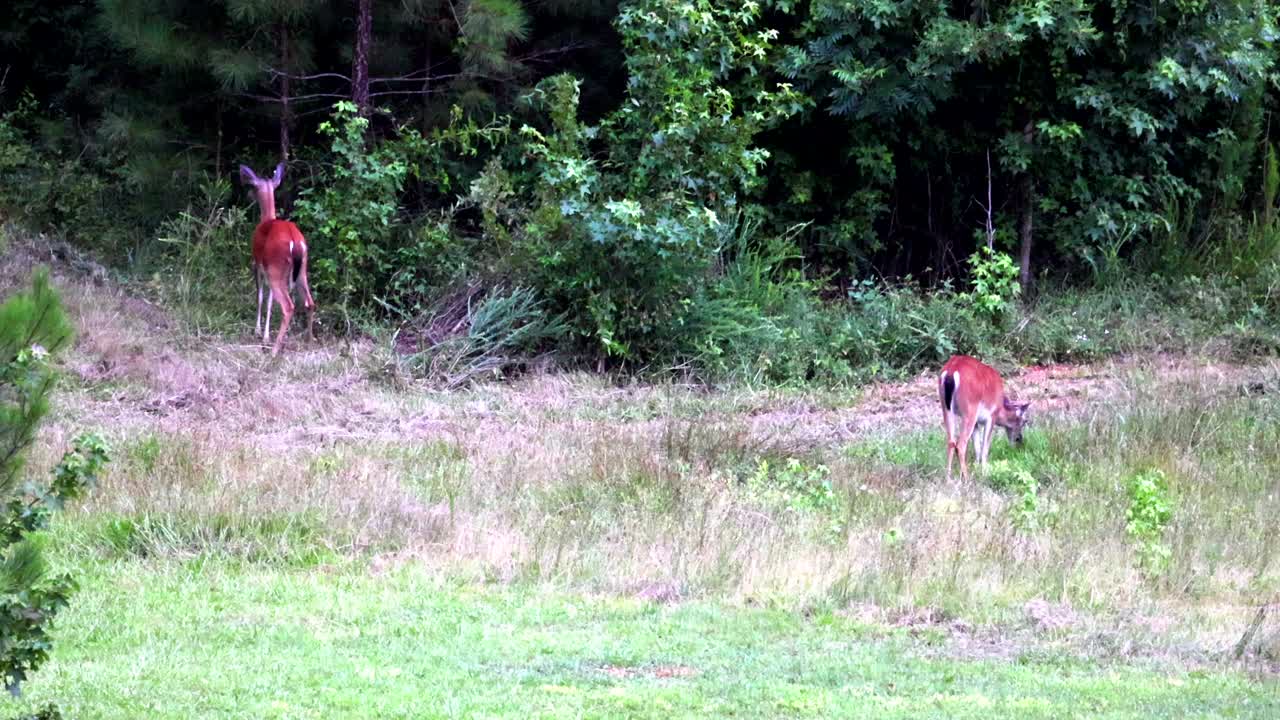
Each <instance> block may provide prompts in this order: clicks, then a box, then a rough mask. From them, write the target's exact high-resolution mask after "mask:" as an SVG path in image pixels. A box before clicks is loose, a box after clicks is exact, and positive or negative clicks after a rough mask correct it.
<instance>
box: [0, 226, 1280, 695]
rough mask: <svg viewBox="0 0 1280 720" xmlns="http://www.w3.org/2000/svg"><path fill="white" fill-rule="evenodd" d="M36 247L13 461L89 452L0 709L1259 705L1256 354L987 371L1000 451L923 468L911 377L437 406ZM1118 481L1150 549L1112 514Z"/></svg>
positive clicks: (367, 351) (931, 406)
mask: <svg viewBox="0 0 1280 720" xmlns="http://www.w3.org/2000/svg"><path fill="white" fill-rule="evenodd" d="M60 248H61V246H58V245H57V244H51V243H41V242H33V243H24V244H21V245H18V246H15V247H11V248H9V249H8V250H7V256H6V258H5V260H4V262H3V263H0V292H5V293H7V292H8V291H9V290H11V289H12V288H14V287H17V286H19V285H20V284H21V283H22V281H23V279H24V278H25V276H26V274H27V272H28V271H29V269H30V267H31V266H32V265H33V264H35V263H37V262H51V263H52V264H53V265H54V267H55V269H56V275H57V281H58V284H59V287H60V288H61V289H62V291H63V295H64V299H65V301H66V304H67V306H68V309H69V311H70V313H71V315H72V316H73V318H74V319H75V321H76V324H77V327H78V328H79V333H80V334H79V338H78V341H77V344H76V347H75V348H74V349H73V350H71V351H70V352H69V353H68V354H67V355H66V356H65V358H64V361H63V362H64V364H65V369H66V374H67V381H66V382H65V383H64V387H63V389H62V391H61V392H60V395H59V403H58V407H57V409H56V411H55V415H54V417H53V418H52V419H51V421H50V422H49V423H48V424H47V425H46V427H45V428H44V429H43V431H42V433H41V436H40V440H39V444H38V446H37V448H36V449H35V455H36V458H35V462H34V463H33V464H34V466H35V467H36V468H41V467H47V466H49V465H51V464H52V462H54V460H55V459H56V457H57V456H58V454H59V453H60V452H61V451H62V450H63V449H64V448H65V446H66V443H67V441H68V439H69V438H70V437H71V436H72V435H74V434H75V433H77V432H80V431H82V430H85V429H91V430H96V431H99V432H102V433H103V434H105V435H106V436H107V437H108V439H109V441H110V442H111V444H112V446H113V454H114V456H115V457H114V460H113V463H112V466H111V470H110V473H109V474H108V476H107V477H106V478H105V479H104V482H103V484H102V486H101V487H99V488H98V489H97V491H96V492H95V494H94V496H93V497H92V498H91V500H90V501H89V502H88V503H87V504H85V505H84V506H82V507H78V508H75V509H73V510H71V511H69V512H68V513H67V514H66V516H65V517H64V518H62V519H61V522H60V526H59V529H58V530H57V531H55V533H54V534H53V536H52V538H51V545H52V551H53V552H54V554H55V557H56V558H57V559H58V562H59V564H60V565H62V566H65V567H68V568H72V569H74V570H76V571H77V572H79V573H81V574H82V575H83V576H84V581H83V585H84V588H83V590H82V591H81V593H80V594H79V595H78V596H77V597H76V599H75V601H74V602H73V604H72V606H71V607H70V608H69V609H68V610H66V611H65V612H64V614H63V616H62V617H61V618H60V619H59V622H58V626H57V631H56V633H55V653H54V660H53V661H52V662H51V663H50V664H49V665H48V666H47V667H46V668H45V669H44V670H42V671H41V672H40V673H39V674H37V676H36V677H35V679H33V681H32V682H31V683H29V687H28V695H27V696H26V697H25V698H23V699H22V700H21V701H20V702H11V703H8V706H7V707H6V706H3V705H0V715H4V714H6V713H9V714H11V713H10V708H12V712H17V710H18V709H19V708H21V707H34V706H36V705H38V704H40V703H42V702H45V701H57V702H59V703H60V704H61V705H62V707H63V709H64V710H65V711H67V713H68V717H76V718H81V717H84V718H89V717H122V718H123V717H139V716H146V717H193V716H199V717H474V716H483V717H495V716H502V717H507V716H526V715H530V714H534V715H536V716H538V717H561V716H563V717H581V716H585V717H649V716H653V717H673V716H690V717H724V716H744V717H777V716H788V717H790V716H811V717H831V716H863V715H866V714H868V713H874V714H875V715H876V716H877V717H881V716H883V717H979V716H981V717H991V716H999V717H1067V716H1081V715H1083V716H1089V717H1108V718H1110V717H1115V718H1121V717H1135V718H1136V717H1152V716H1172V715H1190V716H1197V717H1258V718H1263V717H1277V716H1280V688H1278V686H1277V682H1276V676H1275V672H1276V668H1275V663H1276V660H1277V658H1280V622H1278V621H1277V620H1276V618H1275V617H1274V616H1275V615H1277V614H1280V610H1276V611H1275V612H1273V613H1271V614H1269V615H1267V616H1266V617H1265V619H1264V623H1263V625H1262V626H1261V628H1260V630H1259V631H1258V632H1257V633H1255V635H1254V636H1253V637H1252V638H1251V639H1250V641H1249V642H1248V643H1246V645H1247V647H1245V648H1243V651H1242V652H1241V653H1240V654H1239V656H1238V657H1237V655H1236V653H1234V652H1233V650H1234V647H1235V645H1236V643H1237V642H1238V641H1239V639H1240V637H1241V635H1242V633H1243V632H1244V630H1245V629H1246V628H1247V627H1248V626H1249V622H1250V619H1251V618H1253V617H1255V616H1256V614H1257V609H1258V607H1259V606H1266V603H1268V602H1275V600H1274V598H1275V597H1277V592H1280V571H1278V570H1277V568H1276V567H1275V565H1274V564H1273V563H1272V555H1273V554H1274V553H1273V548H1274V547H1276V540H1277V538H1276V523H1275V517H1276V512H1277V510H1278V509H1280V497H1278V496H1280V493H1278V492H1277V490H1278V489H1280V488H1278V487H1277V486H1276V484H1275V483H1276V482H1277V481H1276V480H1275V479H1274V478H1276V477H1280V475H1278V474H1277V473H1276V472H1275V471H1276V470H1277V469H1280V457H1277V451H1276V449H1275V447H1274V445H1275V444H1276V442H1275V441H1276V440H1277V437H1278V436H1280V431H1278V430H1277V427H1276V425H1277V423H1276V422H1274V421H1275V419H1276V418H1280V408H1278V407H1277V402H1276V399H1277V396H1280V382H1277V378H1278V377H1280V368H1278V367H1277V366H1276V364H1275V363H1274V361H1266V360H1260V359H1255V360H1252V361H1249V362H1243V363H1240V362H1224V361H1220V360H1216V359H1211V358H1206V357H1196V356H1183V355H1179V356H1171V355H1159V354H1145V355H1142V356H1135V357H1127V358H1113V359H1110V360H1106V361H1100V362H1097V363H1094V364H1089V365H1070V366H1068V365H1055V366H1045V367H1027V368H1003V369H1005V370H1007V371H1008V372H1007V377H1008V385H1009V388H1010V390H1011V391H1012V392H1013V393H1014V394H1016V395H1017V396H1018V397H1020V398H1025V399H1030V400H1031V401H1032V402H1033V417H1034V418H1035V425H1034V426H1033V432H1032V433H1031V434H1030V435H1029V439H1028V445H1029V447H1028V448H1027V449H1026V450H1025V451H1023V452H1021V453H1015V452H1013V451H1012V450H1010V449H1009V448H1008V447H1007V446H1005V445H1004V444H1003V441H1002V440H1001V441H998V442H997V445H996V447H995V448H994V449H993V456H994V457H995V458H996V460H997V464H1000V463H1003V465H1001V466H1000V467H1001V469H1000V470H999V471H997V472H996V473H995V474H993V475H992V476H991V479H990V480H988V481H982V480H981V479H979V480H976V481H975V482H973V483H969V484H961V483H952V484H947V483H945V482H944V481H943V478H942V477H941V475H942V473H941V461H942V440H941V429H940V427H938V426H939V424H940V412H939V410H938V406H937V399H936V397H935V392H936V390H935V384H934V383H935V380H934V378H933V377H932V375H931V374H929V373H924V374H922V375H920V376H919V377H916V378H914V379H912V380H910V381H905V382H897V383H882V384H877V385H873V386H869V387H865V388H861V389H858V390H842V391H834V390H816V389H805V390H777V389H761V388H742V387H734V388H718V389H711V388H706V387H701V386H696V385H682V384H679V383H673V382H667V383H657V384H653V383H649V384H646V383H638V382H631V381H625V380H619V379H616V378H602V377H599V376H594V375H587V374H577V373H563V372H559V373H557V372H537V373H532V374H529V375H526V376H525V377H522V378H520V379H517V380H514V381H507V382H483V383H480V384H478V385H476V386H474V387H471V388H468V389H465V390H455V391H448V392H445V391H440V390H437V389H434V388H432V387H430V386H429V385H425V384H421V383H418V382H416V381H414V380H413V379H412V378H411V377H409V376H408V375H406V373H404V372H403V370H402V369H401V368H400V367H399V365H398V361H397V357H396V355H395V353H393V352H391V351H390V350H389V349H388V346H389V344H385V343H379V342H376V341H373V340H368V339H364V340H359V341H352V342H346V341H341V340H335V339H333V338H332V337H331V336H330V337H328V338H325V337H322V339H321V341H320V342H319V343H308V342H304V341H303V340H302V339H301V337H300V335H299V334H298V333H297V332H295V333H294V334H293V335H291V337H290V339H289V341H288V343H287V345H286V350H285V353H284V355H283V357H282V358H280V359H278V360H275V361H273V360H272V359H270V358H269V357H268V356H266V354H265V353H263V351H262V348H261V346H260V345H259V344H258V343H256V342H254V341H253V340H252V338H251V335H252V333H251V330H252V309H253V305H252V303H251V300H252V298H251V297H250V295H249V289H250V288H251V286H250V284H249V283H248V282H247V280H246V294H245V309H246V312H245V317H246V318H247V319H248V322H247V323H246V326H245V329H244V332H243V333H239V334H234V333H233V334H232V335H231V336H230V337H229V336H228V335H227V334H226V333H221V332H220V333H204V332H201V331H200V329H199V328H193V327H192V326H191V324H190V323H189V322H186V321H184V319H183V315H182V313H181V312H180V309H175V308H166V307H162V306H161V305H160V304H158V303H157V302H155V301H154V300H148V299H147V297H148V296H147V293H146V292H144V291H143V290H141V289H139V288H138V287H136V286H128V285H123V284H120V283H118V282H116V281H114V280H112V279H111V278H110V277H109V274H108V273H106V272H105V271H103V270H101V268H98V267H97V266H94V265H92V263H86V262H85V261H83V260H79V259H77V258H76V257H75V256H74V253H71V252H70V251H68V250H65V249H60ZM246 277H247V276H246ZM299 329H300V328H295V331H296V330H299ZM1019 469H1026V470H1028V471H1029V474H1028V475H1027V477H1031V478H1032V480H1033V484H1034V486H1026V485H1021V486H1018V485H1012V486H1009V485H1002V484H1001V483H1000V482H997V480H999V479H1000V478H1002V477H1006V476H1008V477H1020V476H1018V475H1017V474H1016V472H1017V471H1018V470H1019ZM1149 470H1154V471H1159V472H1160V473H1162V474H1163V476H1166V477H1167V478H1168V479H1169V484H1170V487H1171V490H1170V492H1171V493H1173V496H1174V499H1175V500H1176V501H1177V508H1178V509H1177V512H1176V514H1175V521H1174V523H1173V524H1172V525H1171V526H1170V527H1169V528H1168V529H1167V530H1166V531H1165V533H1164V536H1163V539H1162V541H1161V542H1162V543H1163V544H1164V545H1166V546H1167V547H1168V549H1169V555H1170V559H1169V561H1168V564H1167V566H1166V567H1163V568H1161V569H1159V571H1155V570H1152V569H1151V568H1150V567H1143V566H1142V565H1141V563H1139V562H1138V561H1137V560H1135V557H1136V555H1135V552H1136V551H1135V547H1134V542H1135V541H1134V539H1133V537H1132V536H1131V535H1130V534H1128V533H1127V532H1126V529H1125V528H1126V514H1125V507H1126V506H1127V505H1129V504H1130V503H1131V502H1132V500H1131V498H1130V497H1129V496H1127V495H1126V494H1125V493H1126V490H1125V487H1126V482H1127V480H1126V479H1127V478H1130V477H1131V476H1133V474H1134V473H1138V472H1146V471H1149ZM1000 473H1004V475H1001V474H1000ZM1001 482H1003V481H1001ZM1010 487H1014V488H1017V487H1021V488H1022V489H1021V490H1017V489H1014V490H1010V489H1009V488H1010ZM1028 487H1030V489H1028Z"/></svg>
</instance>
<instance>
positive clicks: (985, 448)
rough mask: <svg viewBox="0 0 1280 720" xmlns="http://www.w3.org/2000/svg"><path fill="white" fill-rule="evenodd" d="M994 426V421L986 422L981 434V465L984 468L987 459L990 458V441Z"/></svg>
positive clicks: (994, 430) (993, 434) (993, 435)
mask: <svg viewBox="0 0 1280 720" xmlns="http://www.w3.org/2000/svg"><path fill="white" fill-rule="evenodd" d="M995 434H996V424H995V421H994V420H988V421H987V426H986V428H985V429H984V432H983V433H982V465H983V467H986V465H987V458H989V457H991V439H992V438H993V437H995Z"/></svg>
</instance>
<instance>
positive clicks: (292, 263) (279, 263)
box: [240, 163, 316, 357]
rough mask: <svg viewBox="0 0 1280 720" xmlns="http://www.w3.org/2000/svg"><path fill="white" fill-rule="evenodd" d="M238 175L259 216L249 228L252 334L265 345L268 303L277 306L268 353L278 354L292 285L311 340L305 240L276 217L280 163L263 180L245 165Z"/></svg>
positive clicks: (288, 317) (290, 307)
mask: <svg viewBox="0 0 1280 720" xmlns="http://www.w3.org/2000/svg"><path fill="white" fill-rule="evenodd" d="M240 177H241V178H242V179H243V180H244V181H245V182H246V183H248V184H249V185H251V186H252V187H253V191H254V194H255V195H256V196H257V198H258V209H259V210H261V211H262V219H261V220H260V221H259V222H258V227H257V229H255V230H254V231H253V277H254V280H255V281H256V283H257V286H258V321H257V324H255V325H254V332H255V333H259V332H260V333H262V343H263V344H264V345H265V344H266V343H267V342H269V340H270V337H271V303H272V302H273V301H274V302H276V303H278V304H279V305H280V313H281V314H282V315H283V316H284V317H283V318H282V319H281V321H280V334H279V335H276V342H275V345H273V346H272V348H271V356H272V357H275V356H276V355H279V354H280V347H281V346H282V345H283V344H284V336H285V334H286V333H287V332H288V331H289V322H290V321H291V320H293V297H292V292H293V285H294V283H295V282H296V283H297V284H298V285H299V287H300V288H301V293H300V295H301V300H302V306H303V307H304V308H306V310H307V334H308V335H309V336H310V337H311V339H312V340H314V339H315V337H316V333H315V311H316V304H315V301H314V300H312V299H311V286H310V285H308V284H307V240H306V238H304V237H303V236H302V231H300V230H298V226H297V225H294V224H293V223H291V222H289V221H288V220H281V219H279V218H277V217H276V188H277V187H279V186H280V181H281V180H283V179H284V163H280V164H279V165H276V170H275V173H273V174H272V175H271V177H270V178H267V179H263V178H260V177H258V176H257V175H255V174H254V172H253V170H251V169H250V168H248V167H247V166H245V165H241V166H240ZM264 285H265V286H267V322H266V325H265V326H264V325H263V324H262V288H263V286H264Z"/></svg>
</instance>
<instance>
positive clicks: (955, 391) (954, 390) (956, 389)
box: [950, 370, 960, 412]
mask: <svg viewBox="0 0 1280 720" xmlns="http://www.w3.org/2000/svg"><path fill="white" fill-rule="evenodd" d="M951 377H952V379H954V380H955V383H954V384H953V385H952V387H951V407H950V410H951V412H955V411H956V397H957V396H958V395H959V394H960V371H959V370H952V371H951Z"/></svg>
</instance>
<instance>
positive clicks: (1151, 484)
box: [1125, 469, 1173, 576]
mask: <svg viewBox="0 0 1280 720" xmlns="http://www.w3.org/2000/svg"><path fill="white" fill-rule="evenodd" d="M1128 490H1129V509H1128V510H1127V511H1126V513H1125V520H1126V525H1125V531H1126V532H1128V533H1129V537H1130V538H1131V539H1132V540H1133V541H1134V543H1135V545H1136V551H1137V555H1138V564H1139V566H1141V567H1142V569H1143V570H1145V571H1146V572H1147V573H1149V574H1151V575H1154V576H1158V575H1162V574H1164V572H1165V571H1166V570H1168V568H1169V562H1170V560H1171V558H1172V551H1171V550H1170V548H1169V546H1168V545H1166V544H1165V543H1164V542H1163V538H1164V533H1165V529H1166V528H1167V527H1168V526H1169V522H1170V521H1171V520H1173V499H1172V497H1171V495H1170V493H1169V482H1168V480H1166V479H1165V475H1164V472H1162V471H1160V470H1156V469H1150V470H1144V471H1143V472H1140V473H1137V474H1136V475H1133V476H1132V477H1130V478H1129V481H1128Z"/></svg>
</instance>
